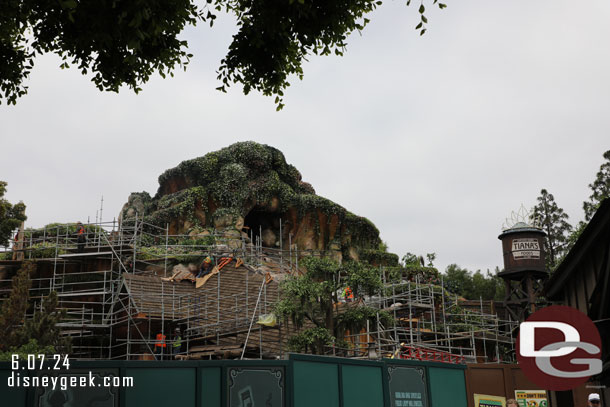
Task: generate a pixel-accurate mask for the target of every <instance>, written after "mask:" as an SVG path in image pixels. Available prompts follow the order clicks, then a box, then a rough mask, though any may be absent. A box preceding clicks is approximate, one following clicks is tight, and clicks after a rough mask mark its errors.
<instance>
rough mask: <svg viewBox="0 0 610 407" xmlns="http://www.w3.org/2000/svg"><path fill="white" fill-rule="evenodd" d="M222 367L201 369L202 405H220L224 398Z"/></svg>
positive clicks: (210, 406)
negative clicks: (222, 392)
mask: <svg viewBox="0 0 610 407" xmlns="http://www.w3.org/2000/svg"><path fill="white" fill-rule="evenodd" d="M221 373H222V369H221V368H220V367H210V368H204V369H200V374H199V388H200V389H201V402H200V403H199V405H200V406H201V407H218V406H220V405H221V400H222V394H221V391H222V385H221Z"/></svg>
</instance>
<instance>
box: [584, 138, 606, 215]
mask: <svg viewBox="0 0 610 407" xmlns="http://www.w3.org/2000/svg"><path fill="white" fill-rule="evenodd" d="M603 157H604V159H605V160H606V161H605V162H604V163H603V164H602V165H601V166H600V167H599V171H598V172H597V175H596V177H595V181H593V183H591V184H589V188H591V191H592V194H591V196H589V200H588V201H585V202H583V204H582V207H583V209H584V211H585V220H586V221H589V220H591V218H592V217H593V215H594V214H595V211H596V210H597V207H598V206H599V204H600V203H601V202H602V201H603V200H604V199H606V198H608V197H610V150H608V151H606V152H605V153H604V155H603Z"/></svg>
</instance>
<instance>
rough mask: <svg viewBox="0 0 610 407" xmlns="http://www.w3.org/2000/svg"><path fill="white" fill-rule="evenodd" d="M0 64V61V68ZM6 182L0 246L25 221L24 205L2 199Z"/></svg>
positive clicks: (1, 186)
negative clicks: (13, 203)
mask: <svg viewBox="0 0 610 407" xmlns="http://www.w3.org/2000/svg"><path fill="white" fill-rule="evenodd" d="M1 66H2V64H1V63H0V70H1V69H2V68H1ZM6 186H7V183H6V182H4V181H0V246H8V243H9V239H10V238H11V237H12V236H11V234H12V232H13V231H14V230H15V229H17V228H18V227H19V225H21V222H23V221H25V220H26V219H27V217H26V216H25V205H24V204H23V202H19V203H17V204H15V205H11V203H10V202H9V201H7V200H6V199H4V194H5V193H6Z"/></svg>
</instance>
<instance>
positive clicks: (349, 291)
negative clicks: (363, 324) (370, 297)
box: [343, 287, 354, 300]
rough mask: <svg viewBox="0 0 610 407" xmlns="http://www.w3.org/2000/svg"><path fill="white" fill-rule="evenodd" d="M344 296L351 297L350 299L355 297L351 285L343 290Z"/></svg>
mask: <svg viewBox="0 0 610 407" xmlns="http://www.w3.org/2000/svg"><path fill="white" fill-rule="evenodd" d="M343 296H344V297H345V298H346V299H350V300H353V299H354V293H353V292H352V289H351V288H349V287H345V291H343Z"/></svg>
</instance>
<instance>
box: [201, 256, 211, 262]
mask: <svg viewBox="0 0 610 407" xmlns="http://www.w3.org/2000/svg"><path fill="white" fill-rule="evenodd" d="M203 262H204V263H211V262H212V259H210V258H209V257H206V258H205V259H203Z"/></svg>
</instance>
